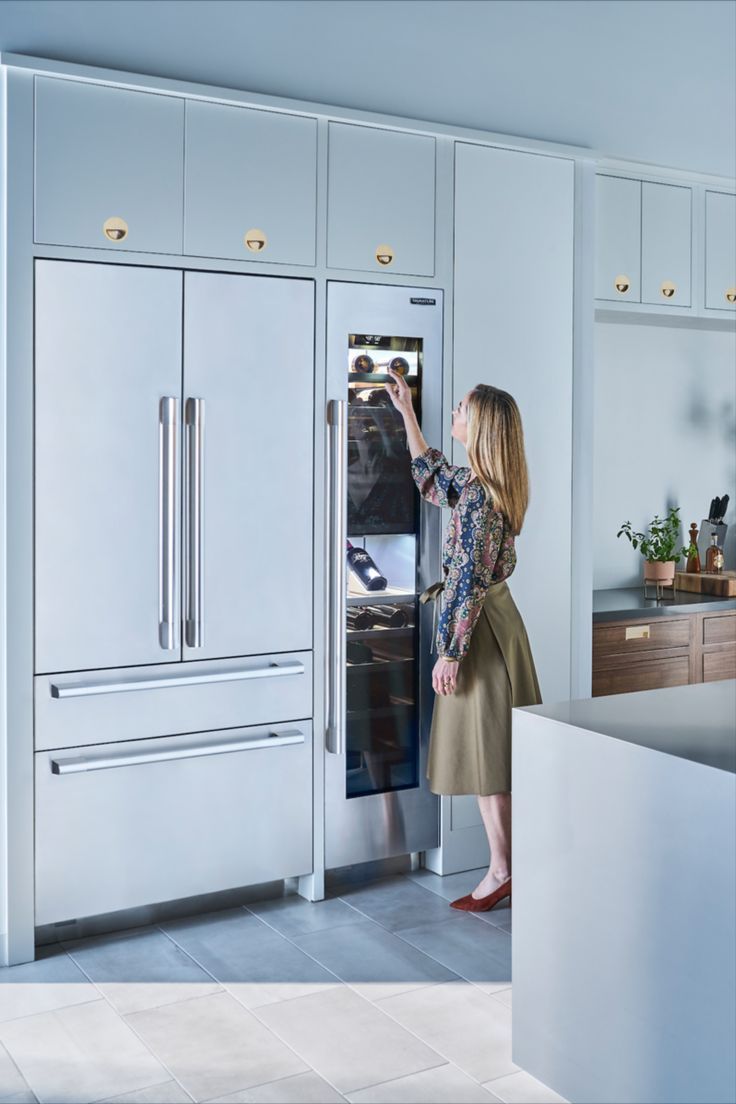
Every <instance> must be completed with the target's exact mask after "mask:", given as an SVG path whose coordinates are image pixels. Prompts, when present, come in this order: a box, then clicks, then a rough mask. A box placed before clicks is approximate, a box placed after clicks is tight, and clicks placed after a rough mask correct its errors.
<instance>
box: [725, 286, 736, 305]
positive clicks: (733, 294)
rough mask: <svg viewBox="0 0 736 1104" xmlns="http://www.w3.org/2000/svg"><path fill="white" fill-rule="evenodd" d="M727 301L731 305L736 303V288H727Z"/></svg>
mask: <svg viewBox="0 0 736 1104" xmlns="http://www.w3.org/2000/svg"><path fill="white" fill-rule="evenodd" d="M726 299H728V301H729V303H736V287H732V288H726Z"/></svg>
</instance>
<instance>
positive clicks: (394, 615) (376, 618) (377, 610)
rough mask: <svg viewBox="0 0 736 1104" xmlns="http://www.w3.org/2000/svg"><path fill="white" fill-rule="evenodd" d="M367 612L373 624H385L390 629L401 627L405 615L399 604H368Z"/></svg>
mask: <svg viewBox="0 0 736 1104" xmlns="http://www.w3.org/2000/svg"><path fill="white" fill-rule="evenodd" d="M367 612H368V614H369V616H370V617H372V619H373V623H374V624H375V625H387V626H388V627H389V628H391V629H403V627H404V625H406V622H407V617H406V612H405V610H403V609H401V608H400V607H399V606H368V607H367Z"/></svg>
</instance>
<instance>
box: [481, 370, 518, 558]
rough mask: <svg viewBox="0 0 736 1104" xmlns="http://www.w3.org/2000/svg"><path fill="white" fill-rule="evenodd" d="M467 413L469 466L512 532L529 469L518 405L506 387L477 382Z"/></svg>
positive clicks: (516, 526)
mask: <svg viewBox="0 0 736 1104" xmlns="http://www.w3.org/2000/svg"><path fill="white" fill-rule="evenodd" d="M467 417H468V443H467V453H468V459H469V460H470V466H471V467H472V469H473V471H474V473H475V474H476V476H477V477H478V482H479V483H480V484H481V486H482V487H483V489H484V491H485V492H486V496H487V497H488V498H490V500H491V501H492V503H493V506H494V507H495V509H497V510H500V511H501V513H502V514H503V515H504V516H505V517H506V519H507V521H508V523H509V526H510V528H511V532H512V534H513V535H514V536H516V535H517V534H518V533H520V532H521V528H522V525H523V524H524V515H525V514H526V511H527V507H528V505H529V472H528V470H527V465H526V455H525V453H524V430H523V427H522V424H521V414H520V413H519V408H518V406H517V405H516V402H515V401H514V399H513V397H512V396H511V395H509V393H508V391H501V390H500V389H499V388H498V387H491V385H490V384H487V383H479V384H478V385H477V387H474V388H473V390H472V391H471V392H470V393H469V395H468V401H467Z"/></svg>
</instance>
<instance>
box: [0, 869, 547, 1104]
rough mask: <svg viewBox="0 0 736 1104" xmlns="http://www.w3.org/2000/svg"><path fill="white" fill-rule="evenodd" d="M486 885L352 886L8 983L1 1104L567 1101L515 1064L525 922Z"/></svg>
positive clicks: (49, 964)
mask: <svg viewBox="0 0 736 1104" xmlns="http://www.w3.org/2000/svg"><path fill="white" fill-rule="evenodd" d="M479 874H480V872H477V873H476V872H474V871H469V872H467V873H464V874H457V875H453V876H451V877H447V878H439V877H437V876H436V875H434V874H431V873H429V872H428V871H424V870H420V871H416V872H414V873H411V874H398V875H394V876H391V877H386V878H382V879H381V880H379V881H375V882H369V883H366V884H358V885H351V886H349V887H347V888H343V889H341V890H340V891H339V894H335V895H333V896H330V897H329V898H328V899H327V900H325V901H321V902H318V903H316V904H310V903H308V902H307V901H304V900H302V899H301V898H300V897H296V896H289V897H285V898H280V899H278V900H269V901H263V902H260V903H256V904H249V905H248V907H247V908H246V907H239V908H231V909H226V910H224V911H222V912H212V913H208V914H207V915H205V916H198V917H195V918H191V919H180V920H173V921H170V922H167V923H161V924H159V925H156V926H149V927H145V928H137V929H135V930H133V931H128V932H124V933H122V934H116V935H106V936H98V937H95V938H91V939H81V940H75V941H73V942H67V943H63V944H61V945H58V946H54V947H44V948H40V949H39V955H38V958H37V960H36V961H35V962H32V963H28V964H26V965H22V966H13V967H9V968H5V969H0V1104H10V1102H13V1104H25V1102H35V1101H39V1102H40V1104H82V1102H86V1101H107V1102H108V1104H112V1102H113V1101H115V1102H119V1104H123V1102H125V1104H177V1102H179V1101H211V1102H213V1104H214V1102H215V1101H217V1102H221V1104H225V1102H228V1104H241V1102H243V1104H245V1102H246V1101H248V1102H262V1104H291V1102H294V1104H297V1102H310V1101H311V1102H314V1104H330V1102H332V1101H353V1102H354V1104H374V1102H375V1104H389V1102H392V1101H400V1102H409V1104H412V1102H415V1104H434V1102H438V1104H439V1102H442V1101H448V1102H452V1104H461V1102H466V1101H467V1102H470V1101H478V1102H480V1101H486V1102H491V1101H506V1102H508V1104H536V1102H539V1104H543V1102H548V1101H561V1100H562V1098H561V1097H559V1096H557V1094H556V1093H553V1092H552V1091H551V1090H549V1089H548V1088H546V1086H544V1085H542V1084H541V1083H540V1082H539V1081H536V1080H535V1079H534V1078H533V1077H531V1076H530V1075H529V1074H527V1073H525V1072H524V1071H523V1070H520V1069H519V1068H518V1066H515V1065H514V1063H513V1062H512V1061H511V909H510V907H508V903H506V904H502V905H499V906H497V907H496V908H495V909H493V910H492V911H491V912H488V913H480V914H475V915H469V914H464V913H458V912H454V911H452V910H450V909H449V908H448V905H447V902H448V900H452V899H453V898H455V897H457V896H461V895H462V894H463V893H467V892H468V891H469V890H470V889H471V888H472V887H473V886H474V885H475V884H476V882H477V880H478V877H479Z"/></svg>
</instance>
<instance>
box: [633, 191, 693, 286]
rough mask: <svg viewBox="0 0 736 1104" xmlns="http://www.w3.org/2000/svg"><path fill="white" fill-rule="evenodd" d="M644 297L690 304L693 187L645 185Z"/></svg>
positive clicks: (642, 196)
mask: <svg viewBox="0 0 736 1104" xmlns="http://www.w3.org/2000/svg"><path fill="white" fill-rule="evenodd" d="M641 190H642V191H641V301H642V303H652V304H656V305H657V306H668V305H669V306H677V307H689V306H690V301H691V300H690V269H691V250H692V246H691V242H692V190H691V189H690V188H686V187H680V186H679V185H674V184H655V183H653V182H651V181H648V180H645V181H643V182H642V185H641Z"/></svg>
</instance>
